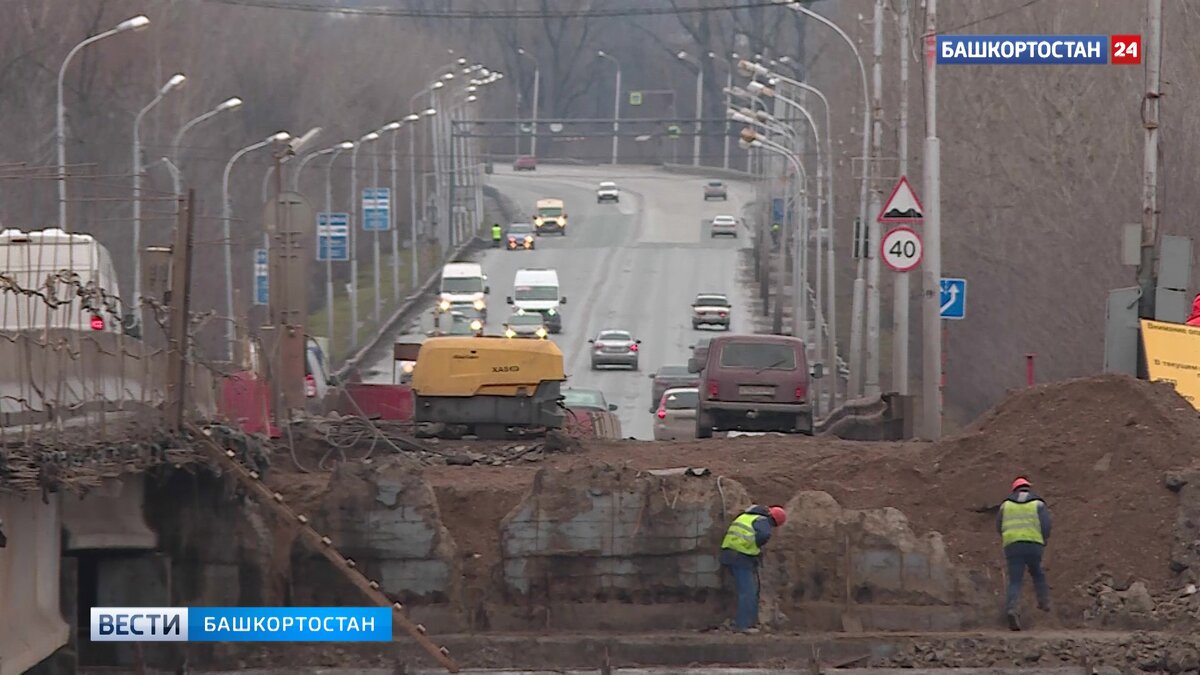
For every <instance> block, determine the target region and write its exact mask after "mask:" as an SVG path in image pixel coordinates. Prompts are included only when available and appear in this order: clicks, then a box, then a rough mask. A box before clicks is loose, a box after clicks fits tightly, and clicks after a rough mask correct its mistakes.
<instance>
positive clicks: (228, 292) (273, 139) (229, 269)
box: [221, 131, 292, 362]
mask: <svg viewBox="0 0 1200 675" xmlns="http://www.w3.org/2000/svg"><path fill="white" fill-rule="evenodd" d="M291 138H292V135H291V134H289V133H288V132H286V131H280V132H279V133H277V134H273V135H271V136H268V137H267V138H265V139H263V140H261V141H258V142H256V143H251V144H250V145H247V146H246V147H244V148H242V149H241V150H238V151H237V152H235V153H233V156H232V157H230V158H229V161H228V162H227V163H226V164H225V173H223V174H222V175H221V236H222V238H224V240H225V241H224V242H223V244H224V249H225V316H226V321H225V349H226V352H225V355H226V358H227V359H228V360H229V361H230V362H232V361H233V343H234V340H235V339H236V338H237V332H236V331H235V330H234V318H235V316H236V315H235V314H234V313H233V234H232V232H231V228H230V226H229V221H230V219H231V218H232V217H233V205H232V204H231V203H230V200H229V174H230V173H231V172H232V171H233V165H234V163H235V162H237V161H238V160H239V159H241V158H242V156H243V155H245V154H246V153H249V152H253V151H255V150H258V149H259V148H263V147H266V146H268V145H270V144H272V143H283V142H286V141H288V140H291Z"/></svg>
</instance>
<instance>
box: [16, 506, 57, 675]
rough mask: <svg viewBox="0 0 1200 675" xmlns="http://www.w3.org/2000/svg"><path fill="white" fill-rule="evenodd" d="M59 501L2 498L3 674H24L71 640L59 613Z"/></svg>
mask: <svg viewBox="0 0 1200 675" xmlns="http://www.w3.org/2000/svg"><path fill="white" fill-rule="evenodd" d="M60 517H61V516H60V512H59V502H58V497H57V496H53V497H51V498H50V502H49V503H48V504H47V503H44V502H43V501H42V500H41V499H40V498H39V497H37V496H33V495H30V496H29V497H27V498H22V497H17V496H13V495H0V520H2V521H3V523H4V533H5V535H6V536H7V538H8V541H7V545H6V546H5V547H4V548H0V675H20V673H24V672H25V671H26V670H27V669H29V668H31V667H33V666H34V665H35V664H37V663H38V662H39V661H41V660H42V659H44V658H46V657H47V656H50V654H52V653H53V652H54V651H55V650H56V649H58V648H59V647H61V646H62V645H64V644H66V642H67V636H68V631H67V624H66V622H65V621H63V618H62V615H61V613H60V611H59V565H58V561H59V554H60V546H61V540H60V535H59V531H60V530H59V525H60Z"/></svg>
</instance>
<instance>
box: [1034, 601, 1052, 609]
mask: <svg viewBox="0 0 1200 675" xmlns="http://www.w3.org/2000/svg"><path fill="white" fill-rule="evenodd" d="M1037 608H1038V609H1040V610H1042V611H1043V612H1049V611H1050V601H1049V600H1038V604H1037Z"/></svg>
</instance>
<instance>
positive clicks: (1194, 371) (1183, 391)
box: [1142, 319, 1200, 410]
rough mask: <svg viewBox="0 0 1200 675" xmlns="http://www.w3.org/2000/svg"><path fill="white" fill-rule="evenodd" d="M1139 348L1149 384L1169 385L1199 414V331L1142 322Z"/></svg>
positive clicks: (1192, 327) (1191, 327)
mask: <svg viewBox="0 0 1200 675" xmlns="http://www.w3.org/2000/svg"><path fill="white" fill-rule="evenodd" d="M1142 344H1143V345H1145V348H1146V366H1147V369H1148V371H1149V375H1150V380H1151V381H1152V382H1170V383H1171V384H1173V385H1175V391H1177V392H1179V395H1180V396H1182V397H1184V398H1185V399H1187V402H1188V403H1191V404H1192V407H1194V408H1196V409H1197V410H1200V327H1196V326H1185V325H1184V324H1181V323H1167V322H1165V321H1148V320H1145V319H1143V320H1142Z"/></svg>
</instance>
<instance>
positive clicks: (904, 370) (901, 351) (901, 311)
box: [878, 141, 925, 394]
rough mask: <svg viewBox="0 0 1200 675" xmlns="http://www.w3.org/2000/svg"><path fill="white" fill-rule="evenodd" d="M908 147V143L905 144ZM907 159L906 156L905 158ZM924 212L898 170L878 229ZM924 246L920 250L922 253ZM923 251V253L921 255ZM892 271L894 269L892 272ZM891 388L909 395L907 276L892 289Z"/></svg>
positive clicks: (915, 222) (916, 221) (914, 219)
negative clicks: (896, 178) (898, 174)
mask: <svg viewBox="0 0 1200 675" xmlns="http://www.w3.org/2000/svg"><path fill="white" fill-rule="evenodd" d="M905 143H906V144H907V141H905ZM905 156H907V155H905ZM924 219H925V209H924V207H922V206H921V200H920V199H919V198H918V197H917V193H916V192H914V191H913V189H912V186H911V185H909V183H908V176H907V175H904V171H903V169H902V170H901V175H900V180H898V181H896V185H895V187H893V188H892V194H891V196H889V197H888V200H887V202H885V203H884V205H883V208H881V209H880V210H879V218H878V222H879V224H881V225H891V224H899V223H909V224H911V225H918V224H920V223H922V222H924ZM923 248H924V246H922V249H923ZM923 253H924V251H922V254H923ZM893 269H894V268H893ZM892 292H893V295H892V388H893V389H895V390H896V391H898V392H900V393H901V394H907V393H908V331H909V328H908V323H909V309H908V301H909V279H908V274H907V273H906V272H898V273H897V274H896V279H895V283H894V284H893V285H892Z"/></svg>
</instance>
